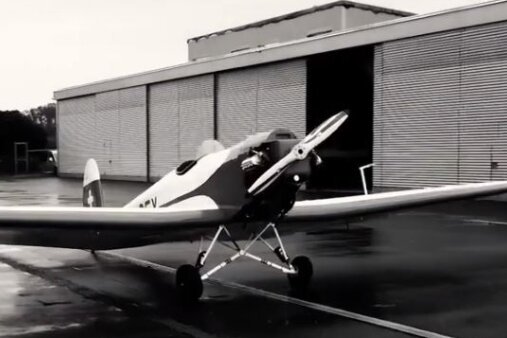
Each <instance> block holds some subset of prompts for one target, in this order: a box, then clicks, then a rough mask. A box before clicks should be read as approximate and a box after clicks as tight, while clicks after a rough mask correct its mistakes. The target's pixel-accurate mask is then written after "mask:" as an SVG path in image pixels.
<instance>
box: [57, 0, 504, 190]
mask: <svg viewBox="0 0 507 338" xmlns="http://www.w3.org/2000/svg"><path fill="white" fill-rule="evenodd" d="M188 52H189V61H188V62H187V63H184V64H181V65H177V66H174V67H169V68H164V69H158V70H154V71H149V72H145V73H141V74H134V75H129V76H124V77H120V78H114V79H109V80H104V81H99V82H95V83H90V84H84V85H80V86H76V87H71V88H66V89H62V90H58V91H56V92H55V93H54V96H55V99H56V100H57V102H58V105H57V107H58V109H57V119H58V147H59V157H60V159H59V162H60V168H59V175H60V176H80V175H82V172H83V168H84V164H85V162H86V160H87V159H88V158H89V157H94V158H95V159H96V160H97V162H98V164H99V167H100V169H101V174H102V175H103V176H104V177H105V178H110V179H127V180H140V181H151V182H154V181H156V180H157V179H158V178H160V177H161V176H163V175H164V174H165V173H166V172H168V171H169V170H171V169H172V168H174V167H176V166H177V165H178V164H179V163H181V162H182V161H184V160H187V159H190V158H193V157H194V156H195V151H196V148H197V146H198V145H199V144H200V143H201V142H202V141H203V140H205V139H210V138H215V139H218V140H219V141H220V142H222V143H223V144H224V145H225V146H230V145H232V144H234V143H235V142H238V141H240V140H242V139H243V138H244V137H245V136H246V135H248V134H252V133H254V132H257V131H265V130H269V129H272V128H275V127H286V128H289V129H291V130H293V131H294V132H295V133H296V134H297V135H298V136H303V135H304V134H305V133H306V132H307V131H310V130H311V129H312V128H313V127H315V126H316V125H318V123H319V122H321V121H322V120H323V119H325V118H326V117H327V116H329V115H331V114H333V113H335V112H337V111H339V110H341V109H350V111H351V114H350V118H349V120H348V121H347V123H345V124H344V125H343V126H342V128H340V130H339V131H338V132H337V133H336V135H334V136H333V137H332V139H330V140H329V141H327V142H326V144H325V145H324V146H323V147H322V148H321V149H320V151H319V154H320V155H321V157H323V159H324V160H325V166H323V168H320V169H319V173H320V174H319V175H315V176H316V177H314V178H313V180H312V181H311V182H310V186H311V187H315V188H319V187H326V188H333V189H337V190H354V189H359V187H360V178H359V172H358V167H359V166H361V165H364V164H368V163H371V162H374V163H375V164H376V166H375V167H374V170H373V174H372V176H371V177H370V180H372V183H373V186H375V187H376V188H409V187H420V186H433V185H442V184H456V183H464V182H476V181H487V180H495V179H503V180H506V179H507V106H506V105H505V103H507V2H506V1H491V2H488V3H485V4H482V5H476V6H470V7H462V8H458V9H453V10H449V11H442V12H437V13H432V14H427V15H411V14H410V13H405V12H400V11H394V10H390V9H386V8H379V7H374V6H368V5H362V4H358V3H353V2H348V1H338V2H334V3H330V4H327V5H323V6H317V7H313V8H310V9H307V10H303V11H299V12H295V13H290V14H287V15H283V16H280V17H276V18H271V19H268V20H264V21H261V22H256V23H252V24H248V25H245V26H241V27H235V28H231V29H228V30H225V31H221V32H215V33H212V34H208V35H205V36H200V37H195V38H192V39H189V40H188Z"/></svg>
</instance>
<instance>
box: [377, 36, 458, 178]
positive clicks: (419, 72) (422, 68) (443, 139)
mask: <svg viewBox="0 0 507 338" xmlns="http://www.w3.org/2000/svg"><path fill="white" fill-rule="evenodd" d="M460 35H461V32H459V31H458V32H446V33H441V34H435V35H430V36H423V37H417V38H412V39H407V40H400V41H395V42H389V43H385V44H384V45H383V46H382V47H377V51H376V53H375V58H376V60H375V66H376V67H381V70H379V69H376V70H375V74H376V76H379V72H380V73H381V74H380V78H377V79H376V82H375V113H374V135H375V137H374V140H375V143H376V144H375V146H374V159H375V162H376V163H377V165H378V168H376V169H375V175H374V185H376V186H382V187H421V186H435V185H442V184H455V183H458V137H459V129H458V127H459V116H458V114H459V108H460V105H461V97H460V89H459V88H460V81H461V78H460V65H459V53H460V48H461V45H460V43H461V40H460ZM379 172H380V173H381V174H380V175H378V173H379Z"/></svg>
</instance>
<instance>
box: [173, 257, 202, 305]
mask: <svg viewBox="0 0 507 338" xmlns="http://www.w3.org/2000/svg"><path fill="white" fill-rule="evenodd" d="M176 289H177V290H178V295H180V296H181V297H182V298H183V299H184V300H186V301H196V300H198V299H199V298H200V297H201V295H202V289H203V287H202V280H201V275H200V274H199V270H198V269H197V268H196V267H194V266H192V265H190V264H185V265H182V266H180V267H179V268H178V270H176Z"/></svg>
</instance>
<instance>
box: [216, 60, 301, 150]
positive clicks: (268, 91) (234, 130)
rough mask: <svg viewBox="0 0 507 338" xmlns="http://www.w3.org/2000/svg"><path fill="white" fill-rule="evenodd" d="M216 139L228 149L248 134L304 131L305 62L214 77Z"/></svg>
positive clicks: (299, 61) (275, 65)
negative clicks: (286, 130) (277, 129)
mask: <svg viewBox="0 0 507 338" xmlns="http://www.w3.org/2000/svg"><path fill="white" fill-rule="evenodd" d="M216 99H217V134H218V135H217V136H218V140H219V141H220V142H221V143H222V144H223V145H224V146H226V147H227V146H231V145H233V144H235V143H238V142H240V141H242V140H244V139H245V138H246V137H247V136H248V135H251V134H254V133H256V132H261V131H269V130H271V129H274V128H288V129H290V130H292V131H293V132H294V133H295V134H296V135H297V136H298V137H303V136H304V135H305V132H306V61H305V60H295V61H290V62H282V63H276V64H270V65H266V66H260V67H252V68H246V69H241V70H234V71H229V72H224V73H220V74H218V79H217V98H216Z"/></svg>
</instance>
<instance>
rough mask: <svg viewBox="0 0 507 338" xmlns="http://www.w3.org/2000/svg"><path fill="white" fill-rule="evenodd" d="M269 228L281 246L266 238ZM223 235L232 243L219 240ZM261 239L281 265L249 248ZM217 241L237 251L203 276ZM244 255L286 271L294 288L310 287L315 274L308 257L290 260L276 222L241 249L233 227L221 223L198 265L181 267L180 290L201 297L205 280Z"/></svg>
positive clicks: (186, 294) (185, 294) (200, 253)
mask: <svg viewBox="0 0 507 338" xmlns="http://www.w3.org/2000/svg"><path fill="white" fill-rule="evenodd" d="M268 230H272V232H273V234H274V237H275V238H276V240H277V242H278V245H277V246H276V247H275V246H272V245H271V244H270V243H269V242H268V241H267V240H266V239H264V238H263V237H262V236H263V235H264V234H265V233H266V232H267V231H268ZM221 234H225V236H226V237H227V239H228V240H229V242H230V243H231V244H232V245H228V244H226V243H224V242H222V241H221V240H220V239H219V238H220V235H221ZM258 241H259V242H261V243H263V244H264V245H266V246H267V247H268V248H269V249H270V250H271V251H272V252H273V253H274V254H275V255H276V257H278V259H279V260H280V262H281V264H277V263H274V262H271V261H269V260H266V259H263V258H261V257H259V256H256V255H254V254H251V253H250V252H249V250H250V249H251V248H252V246H253V245H254V244H255V243H256V242H258ZM216 243H219V244H222V245H224V246H225V247H227V248H229V249H231V250H233V251H235V252H236V253H235V254H234V255H232V256H231V257H229V258H228V259H226V260H224V261H223V262H221V263H220V264H218V265H216V266H215V267H213V268H212V269H210V270H208V271H207V272H206V273H204V274H202V275H201V274H200V272H199V271H200V270H201V269H202V268H203V267H204V265H205V264H206V259H207V258H208V256H209V254H210V252H211V250H212V249H213V247H214V246H215V244H216ZM240 257H246V258H250V259H252V260H254V261H257V262H259V263H261V264H264V265H266V266H269V267H270V268H273V269H275V270H278V271H281V272H282V273H285V274H286V275H287V277H288V279H289V285H290V287H291V289H293V290H294V291H303V290H305V289H306V288H307V287H308V286H309V284H310V281H311V278H312V275H313V266H312V263H311V262H310V259H309V258H308V257H305V256H298V257H296V258H294V259H293V260H292V261H291V260H290V258H289V256H288V255H287V252H286V251H285V248H284V246H283V243H282V240H281V238H280V235H279V234H278V230H277V229H276V225H275V224H274V223H269V224H268V225H266V226H265V227H264V228H263V229H262V231H260V232H258V233H257V234H255V235H254V236H253V238H252V239H251V240H250V241H249V242H248V243H247V244H246V245H245V246H244V247H243V248H241V247H240V246H239V245H238V243H237V242H236V241H235V240H234V239H233V238H232V236H231V234H230V232H229V230H228V229H227V228H226V227H225V226H223V225H221V226H219V227H218V230H217V232H216V234H215V236H214V237H213V240H212V241H211V243H210V245H209V247H208V249H207V250H205V251H202V250H199V255H198V257H197V262H196V264H195V266H192V265H189V264H186V265H182V266H180V267H179V268H178V270H177V272H176V287H177V289H178V292H179V293H180V294H181V296H182V297H184V298H185V299H187V300H197V299H199V297H200V296H201V295H202V291H203V284H202V281H204V280H206V279H208V278H210V277H211V276H212V275H213V274H215V273H216V272H218V271H219V270H221V269H223V268H224V267H226V266H227V265H229V264H231V263H232V262H234V261H235V260H237V259H238V258H240Z"/></svg>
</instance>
